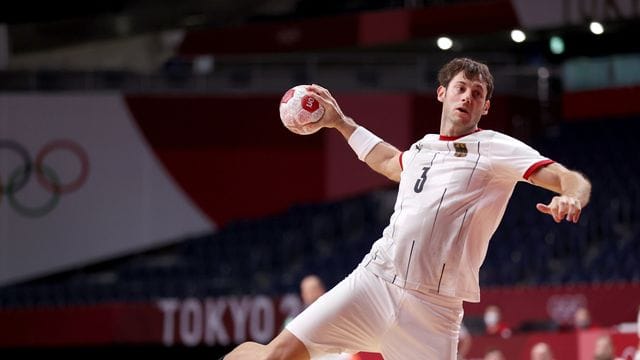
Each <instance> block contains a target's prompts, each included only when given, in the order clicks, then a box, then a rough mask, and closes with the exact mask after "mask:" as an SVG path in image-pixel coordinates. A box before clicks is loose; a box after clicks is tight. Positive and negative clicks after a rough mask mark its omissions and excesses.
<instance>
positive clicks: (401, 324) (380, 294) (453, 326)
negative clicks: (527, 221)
mask: <svg viewBox="0 0 640 360" xmlns="http://www.w3.org/2000/svg"><path fill="white" fill-rule="evenodd" d="M463 314H464V311H463V309H462V300H461V299H457V298H451V297H446V296H440V295H435V294H424V293H420V292H417V291H413V290H405V289H403V288H401V287H399V286H397V285H393V284H391V283H389V282H387V281H385V280H383V279H381V278H379V277H378V276H376V275H375V274H373V273H371V272H370V271H368V270H366V269H365V268H363V267H362V266H358V267H357V268H356V269H355V270H354V271H353V272H352V273H351V275H349V276H348V277H347V278H346V279H344V280H343V281H341V282H340V283H339V284H338V285H336V287H334V288H333V289H331V290H330V291H329V292H327V293H326V294H324V295H323V296H322V297H320V298H319V299H318V300H316V302H315V303H313V304H311V306H309V307H308V308H307V309H305V310H304V311H303V312H302V313H301V314H300V315H298V316H297V317H296V318H295V319H293V320H292V321H291V322H290V323H289V324H288V325H287V327H286V328H287V330H289V331H290V332H291V333H292V334H293V335H295V336H296V337H297V338H298V339H300V341H302V343H303V344H305V346H306V347H307V350H308V351H309V353H310V355H311V357H312V358H314V357H317V356H321V355H322V354H327V353H340V352H347V353H356V352H358V351H369V352H379V353H381V354H382V356H383V357H384V359H385V360H412V359H420V360H429V359H434V360H436V359H437V360H442V359H452V360H453V359H455V358H456V352H457V345H458V334H459V332H460V323H461V322H462V316H463Z"/></svg>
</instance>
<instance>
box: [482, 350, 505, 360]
mask: <svg viewBox="0 0 640 360" xmlns="http://www.w3.org/2000/svg"><path fill="white" fill-rule="evenodd" d="M483 360H505V357H504V354H503V353H502V351H500V350H498V349H493V350H489V351H487V353H486V354H485V355H484V358H483Z"/></svg>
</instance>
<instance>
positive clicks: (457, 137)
mask: <svg viewBox="0 0 640 360" xmlns="http://www.w3.org/2000/svg"><path fill="white" fill-rule="evenodd" d="M482 130H483V129H480V128H477V129H475V130H474V131H472V132H470V133H468V134H464V135H460V136H447V135H440V140H442V141H453V140H458V139H460V138H462V137H465V136H467V135H471V134H473V133H477V132H478V131H482Z"/></svg>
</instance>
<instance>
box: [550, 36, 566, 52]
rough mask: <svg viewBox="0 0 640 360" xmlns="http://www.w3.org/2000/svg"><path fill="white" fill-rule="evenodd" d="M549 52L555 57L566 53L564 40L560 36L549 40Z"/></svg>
mask: <svg viewBox="0 0 640 360" xmlns="http://www.w3.org/2000/svg"><path fill="white" fill-rule="evenodd" d="M549 50H551V53H552V54H555V55H560V54H562V53H564V40H562V38H561V37H560V36H552V37H551V38H550V39H549Z"/></svg>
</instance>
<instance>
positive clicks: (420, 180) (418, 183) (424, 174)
mask: <svg viewBox="0 0 640 360" xmlns="http://www.w3.org/2000/svg"><path fill="white" fill-rule="evenodd" d="M429 169H431V168H428V167H426V166H425V167H423V168H422V175H420V178H418V180H417V181H416V185H415V186H414V187H413V191H415V192H417V193H419V192H422V189H424V183H425V182H427V173H428V172H429Z"/></svg>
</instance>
